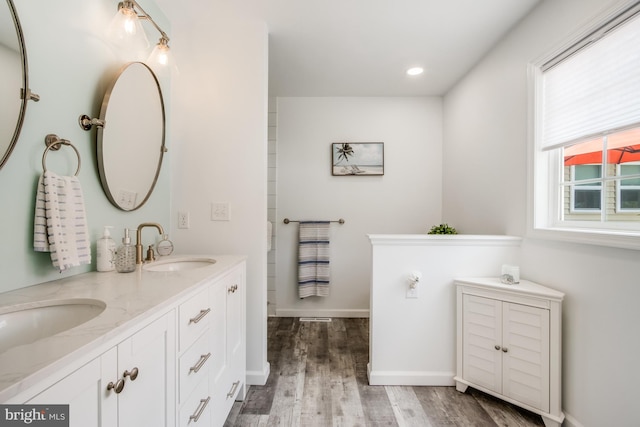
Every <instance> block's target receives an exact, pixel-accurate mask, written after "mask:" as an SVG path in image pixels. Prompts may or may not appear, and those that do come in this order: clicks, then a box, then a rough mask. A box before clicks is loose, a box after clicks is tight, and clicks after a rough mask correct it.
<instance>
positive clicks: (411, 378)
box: [367, 365, 455, 386]
mask: <svg viewBox="0 0 640 427" xmlns="http://www.w3.org/2000/svg"><path fill="white" fill-rule="evenodd" d="M367 375H368V377H369V384H370V385H406V386H453V385H455V381H453V376H454V375H455V373H453V372H432V371H430V372H425V371H372V370H371V366H369V365H367Z"/></svg>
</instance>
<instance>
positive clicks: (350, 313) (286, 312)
mask: <svg viewBox="0 0 640 427" xmlns="http://www.w3.org/2000/svg"><path fill="white" fill-rule="evenodd" d="M276 317H369V309H362V310H358V309H355V310H342V309H335V310H332V309H326V310H323V309H321V310H309V309H306V310H305V309H294V308H291V309H290V308H278V309H276Z"/></svg>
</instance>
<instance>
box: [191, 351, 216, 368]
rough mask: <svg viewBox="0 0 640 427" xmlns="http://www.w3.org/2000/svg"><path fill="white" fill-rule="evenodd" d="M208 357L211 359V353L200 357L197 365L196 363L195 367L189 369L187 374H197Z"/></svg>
mask: <svg viewBox="0 0 640 427" xmlns="http://www.w3.org/2000/svg"><path fill="white" fill-rule="evenodd" d="M210 357H211V352H209V353H207V354H203V355H202V356H200V360H198V363H196V364H195V366H192V367H191V368H189V373H191V372H198V371H199V370H200V368H202V367H203V366H204V364H205V363H206V362H207V360H208V359H209V358H210Z"/></svg>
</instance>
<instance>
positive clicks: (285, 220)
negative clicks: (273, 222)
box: [282, 218, 345, 224]
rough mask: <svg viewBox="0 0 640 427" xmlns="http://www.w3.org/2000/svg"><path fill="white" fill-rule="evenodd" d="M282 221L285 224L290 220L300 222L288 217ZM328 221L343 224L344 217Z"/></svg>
mask: <svg viewBox="0 0 640 427" xmlns="http://www.w3.org/2000/svg"><path fill="white" fill-rule="evenodd" d="M282 222H284V223H285V224H289V223H290V222H300V221H299V220H293V219H289V218H285V219H284V220H283V221H282ZM329 222H337V223H339V224H344V222H345V221H344V219H342V218H340V219H338V220H335V221H329Z"/></svg>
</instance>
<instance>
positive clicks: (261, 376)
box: [246, 362, 271, 385]
mask: <svg viewBox="0 0 640 427" xmlns="http://www.w3.org/2000/svg"><path fill="white" fill-rule="evenodd" d="M270 372H271V364H270V363H268V362H267V364H266V365H265V366H264V369H263V370H262V372H260V371H247V380H246V381H247V385H265V384H266V383H267V378H269V373H270Z"/></svg>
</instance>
